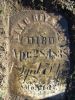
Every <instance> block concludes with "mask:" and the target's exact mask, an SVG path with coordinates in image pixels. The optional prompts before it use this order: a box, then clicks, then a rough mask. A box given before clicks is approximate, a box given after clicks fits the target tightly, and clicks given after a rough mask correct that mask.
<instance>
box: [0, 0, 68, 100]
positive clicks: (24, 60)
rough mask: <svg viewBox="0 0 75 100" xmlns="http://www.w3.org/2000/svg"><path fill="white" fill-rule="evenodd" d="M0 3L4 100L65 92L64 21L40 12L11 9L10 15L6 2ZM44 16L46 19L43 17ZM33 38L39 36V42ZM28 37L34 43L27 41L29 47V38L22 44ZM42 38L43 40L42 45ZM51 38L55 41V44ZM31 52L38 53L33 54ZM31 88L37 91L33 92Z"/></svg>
mask: <svg viewBox="0 0 75 100" xmlns="http://www.w3.org/2000/svg"><path fill="white" fill-rule="evenodd" d="M1 4H2V5H1V8H2V10H3V13H2V14H1V15H0V41H1V42H0V52H1V55H0V62H1V64H0V68H1V70H0V71H1V72H0V84H1V86H0V95H1V97H2V98H3V99H4V100H25V98H28V100H37V99H42V98H46V97H51V96H54V95H56V94H59V93H62V92H65V88H66V78H67V75H68V70H69V45H68V28H67V23H66V21H65V19H64V18H63V17H61V16H60V15H55V14H47V13H45V12H43V11H40V12H39V11H22V12H19V13H17V14H14V13H15V11H12V10H10V11H11V14H10V12H9V13H8V11H9V9H7V8H8V7H7V6H6V3H5V1H1ZM12 12H13V13H12ZM36 14H37V16H36ZM40 14H41V16H40ZM45 14H46V17H47V18H48V19H47V20H46V19H45V20H44V17H42V16H43V15H45ZM8 15H10V19H9V16H8ZM33 15H34V16H33ZM38 16H40V17H38ZM33 17H35V18H33ZM38 18H40V19H39V20H38ZM9 20H10V23H9ZM45 21H46V22H45ZM1 23H2V24H1ZM9 29H10V30H9ZM25 36H26V37H25ZM34 36H35V37H39V41H37V40H38V38H36V39H35V38H34ZM24 37H25V38H24ZM27 37H33V41H34V42H35V43H33V42H32V38H31V39H30V38H29V39H30V44H28V42H27V41H28V39H27V40H26V41H25V39H26V38H27ZM41 37H46V38H44V39H45V40H44V42H43V43H42V41H41V39H40V38H41ZM49 37H51V40H50V44H49ZM52 37H54V38H55V39H54V41H55V42H54V43H53V38H52ZM46 39H47V44H46V42H45V41H46ZM36 43H37V44H36ZM33 49H38V50H37V51H35V53H34V52H33ZM30 52H32V54H30ZM36 52H39V53H37V54H36ZM28 53H29V56H28V55H27V54H28ZM20 55H21V57H20ZM40 67H41V69H40ZM38 68H39V69H38ZM3 79H4V81H3ZM48 86H49V87H48ZM28 88H30V89H28ZM31 88H33V89H34V88H35V89H37V90H34V91H33V89H31ZM49 88H50V89H49ZM43 89H44V90H43ZM57 100H58V98H57Z"/></svg>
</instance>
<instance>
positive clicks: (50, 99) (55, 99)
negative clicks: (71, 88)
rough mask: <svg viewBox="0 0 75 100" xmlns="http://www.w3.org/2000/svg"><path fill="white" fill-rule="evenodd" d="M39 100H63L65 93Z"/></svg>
mask: <svg viewBox="0 0 75 100" xmlns="http://www.w3.org/2000/svg"><path fill="white" fill-rule="evenodd" d="M41 100H65V93H60V94H58V95H55V96H52V97H48V98H45V99H41Z"/></svg>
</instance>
